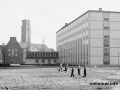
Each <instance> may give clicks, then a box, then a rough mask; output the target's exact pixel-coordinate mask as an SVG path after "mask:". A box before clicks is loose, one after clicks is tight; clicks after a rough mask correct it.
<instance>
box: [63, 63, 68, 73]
mask: <svg viewBox="0 0 120 90" xmlns="http://www.w3.org/2000/svg"><path fill="white" fill-rule="evenodd" d="M67 69H68V64H66V65H65V70H64V71H65V73H66V72H67Z"/></svg>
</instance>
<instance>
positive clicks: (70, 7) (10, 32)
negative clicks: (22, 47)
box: [0, 0, 120, 50]
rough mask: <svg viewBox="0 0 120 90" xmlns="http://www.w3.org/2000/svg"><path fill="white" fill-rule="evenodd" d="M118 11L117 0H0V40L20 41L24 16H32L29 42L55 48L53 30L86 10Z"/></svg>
mask: <svg viewBox="0 0 120 90" xmlns="http://www.w3.org/2000/svg"><path fill="white" fill-rule="evenodd" d="M98 8H102V9H103V10H105V11H120V0H0V44H2V43H6V44H7V42H8V41H9V38H10V37H12V36H14V37H17V41H18V42H20V41H21V25H22V20H23V19H29V20H31V42H32V43H37V44H41V43H42V39H43V35H44V39H45V44H46V45H47V46H48V47H49V48H53V49H55V50H56V31H58V30H59V29H60V28H61V27H62V26H64V24H65V23H69V22H71V21H72V20H74V19H75V18H77V17H78V16H80V15H81V14H83V13H84V12H86V11H87V10H98Z"/></svg>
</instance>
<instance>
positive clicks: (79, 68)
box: [77, 65, 81, 76]
mask: <svg viewBox="0 0 120 90" xmlns="http://www.w3.org/2000/svg"><path fill="white" fill-rule="evenodd" d="M77 70H78V75H79V76H80V70H81V67H80V65H79V66H78V68H77Z"/></svg>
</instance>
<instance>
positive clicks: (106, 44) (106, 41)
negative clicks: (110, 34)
mask: <svg viewBox="0 0 120 90" xmlns="http://www.w3.org/2000/svg"><path fill="white" fill-rule="evenodd" d="M104 47H109V39H104Z"/></svg>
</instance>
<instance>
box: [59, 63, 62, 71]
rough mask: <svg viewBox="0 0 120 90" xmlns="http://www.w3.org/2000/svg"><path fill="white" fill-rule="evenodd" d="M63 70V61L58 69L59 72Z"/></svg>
mask: <svg viewBox="0 0 120 90" xmlns="http://www.w3.org/2000/svg"><path fill="white" fill-rule="evenodd" d="M60 71H61V72H62V63H60V67H59V70H58V72H60Z"/></svg>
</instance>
